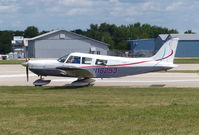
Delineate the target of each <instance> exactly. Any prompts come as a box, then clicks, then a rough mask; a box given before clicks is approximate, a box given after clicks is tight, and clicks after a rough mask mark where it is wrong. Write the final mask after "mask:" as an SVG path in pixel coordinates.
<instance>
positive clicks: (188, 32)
mask: <svg viewBox="0 0 199 135" xmlns="http://www.w3.org/2000/svg"><path fill="white" fill-rule="evenodd" d="M184 33H185V34H195V32H193V31H192V30H187V31H185V32H184Z"/></svg>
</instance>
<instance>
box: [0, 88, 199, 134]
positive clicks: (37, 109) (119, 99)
mask: <svg viewBox="0 0 199 135" xmlns="http://www.w3.org/2000/svg"><path fill="white" fill-rule="evenodd" d="M198 99H199V89H196V88H195V89H194V88H116V87H88V88H69V87H0V131H1V132H0V135H10V134H12V135H168V134H169V135H176V134H177V135H188V134H190V135H198V134H199V130H198V123H199V100H198Z"/></svg>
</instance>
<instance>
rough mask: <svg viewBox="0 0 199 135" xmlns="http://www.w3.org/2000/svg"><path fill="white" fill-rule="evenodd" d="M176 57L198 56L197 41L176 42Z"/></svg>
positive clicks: (198, 42) (198, 46)
mask: <svg viewBox="0 0 199 135" xmlns="http://www.w3.org/2000/svg"><path fill="white" fill-rule="evenodd" d="M176 57H199V41H197V40H196V41H183V40H180V41H179V42H178V48H177V51H176Z"/></svg>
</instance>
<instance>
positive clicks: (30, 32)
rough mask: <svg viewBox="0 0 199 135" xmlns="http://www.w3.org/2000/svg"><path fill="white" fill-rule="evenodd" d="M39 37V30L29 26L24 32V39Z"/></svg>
mask: <svg viewBox="0 0 199 135" xmlns="http://www.w3.org/2000/svg"><path fill="white" fill-rule="evenodd" d="M38 35H39V30H38V28H37V27H35V26H29V27H27V28H26V29H25V31H24V37H25V38H32V37H35V36H38Z"/></svg>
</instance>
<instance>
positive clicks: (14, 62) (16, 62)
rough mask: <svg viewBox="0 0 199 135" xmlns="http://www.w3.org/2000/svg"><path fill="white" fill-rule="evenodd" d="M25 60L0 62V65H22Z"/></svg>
mask: <svg viewBox="0 0 199 135" xmlns="http://www.w3.org/2000/svg"><path fill="white" fill-rule="evenodd" d="M24 61H25V60H0V64H21V63H22V62H24Z"/></svg>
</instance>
